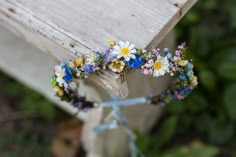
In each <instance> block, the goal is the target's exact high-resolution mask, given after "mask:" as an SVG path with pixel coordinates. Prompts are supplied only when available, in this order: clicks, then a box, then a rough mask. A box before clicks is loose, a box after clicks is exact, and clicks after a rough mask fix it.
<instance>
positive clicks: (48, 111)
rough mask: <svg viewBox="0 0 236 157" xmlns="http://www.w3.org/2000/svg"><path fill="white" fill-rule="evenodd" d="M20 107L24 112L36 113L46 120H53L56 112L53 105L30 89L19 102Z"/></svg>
mask: <svg viewBox="0 0 236 157" xmlns="http://www.w3.org/2000/svg"><path fill="white" fill-rule="evenodd" d="M21 104H22V109H23V111H24V112H25V113H26V114H35V113H37V114H38V115H40V116H41V117H42V118H44V119H46V120H53V119H54V117H55V115H56V112H55V107H54V105H53V104H52V103H51V102H49V101H47V100H46V99H45V98H43V97H42V96H41V95H39V94H38V93H36V92H32V90H30V91H29V92H27V96H26V97H25V98H24V99H23V101H22V102H21Z"/></svg>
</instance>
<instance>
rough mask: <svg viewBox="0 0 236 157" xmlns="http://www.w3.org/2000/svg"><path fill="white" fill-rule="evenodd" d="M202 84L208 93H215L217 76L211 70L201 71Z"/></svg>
mask: <svg viewBox="0 0 236 157" xmlns="http://www.w3.org/2000/svg"><path fill="white" fill-rule="evenodd" d="M199 77H200V81H201V82H200V83H201V84H202V85H203V86H204V87H205V88H206V89H207V90H208V91H215V89H216V84H217V80H216V76H215V74H214V73H213V72H212V71H210V70H201V71H200V72H199Z"/></svg>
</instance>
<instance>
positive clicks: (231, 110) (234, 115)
mask: <svg viewBox="0 0 236 157" xmlns="http://www.w3.org/2000/svg"><path fill="white" fill-rule="evenodd" d="M224 104H225V107H226V109H227V111H228V114H229V116H230V117H231V119H232V120H234V121H235V120H236V83H235V84H232V85H230V86H228V88H226V90H225V93H224Z"/></svg>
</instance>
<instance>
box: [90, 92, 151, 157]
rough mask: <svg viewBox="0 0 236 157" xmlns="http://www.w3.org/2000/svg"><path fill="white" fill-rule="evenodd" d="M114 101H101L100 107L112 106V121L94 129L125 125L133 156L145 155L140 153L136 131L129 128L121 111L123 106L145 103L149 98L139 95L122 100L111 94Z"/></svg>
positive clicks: (100, 129) (110, 118)
mask: <svg viewBox="0 0 236 157" xmlns="http://www.w3.org/2000/svg"><path fill="white" fill-rule="evenodd" d="M110 97H111V99H112V101H108V102H101V103H100V104H99V105H100V107H111V108H112V110H111V113H110V114H109V115H108V116H109V119H107V120H108V121H109V120H110V122H106V123H103V124H100V125H98V126H96V127H95V128H94V131H95V132H96V133H98V132H102V131H105V130H109V129H116V128H118V127H123V128H124V129H125V132H126V135H127V137H128V139H129V148H130V151H131V156H132V157H138V156H140V157H144V155H143V154H141V153H140V151H139V149H138V147H137V144H136V142H135V141H136V136H135V134H134V132H133V131H132V130H131V129H130V128H129V126H128V122H127V120H126V118H125V116H124V115H123V113H122V112H121V108H120V107H121V106H133V105H139V104H144V103H146V102H147V99H146V98H145V97H139V98H134V99H125V100H120V99H118V98H117V97H115V96H113V95H110Z"/></svg>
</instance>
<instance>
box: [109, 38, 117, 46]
mask: <svg viewBox="0 0 236 157" xmlns="http://www.w3.org/2000/svg"><path fill="white" fill-rule="evenodd" d="M108 44H110V45H111V46H115V45H116V41H115V40H112V39H110V40H108Z"/></svg>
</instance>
